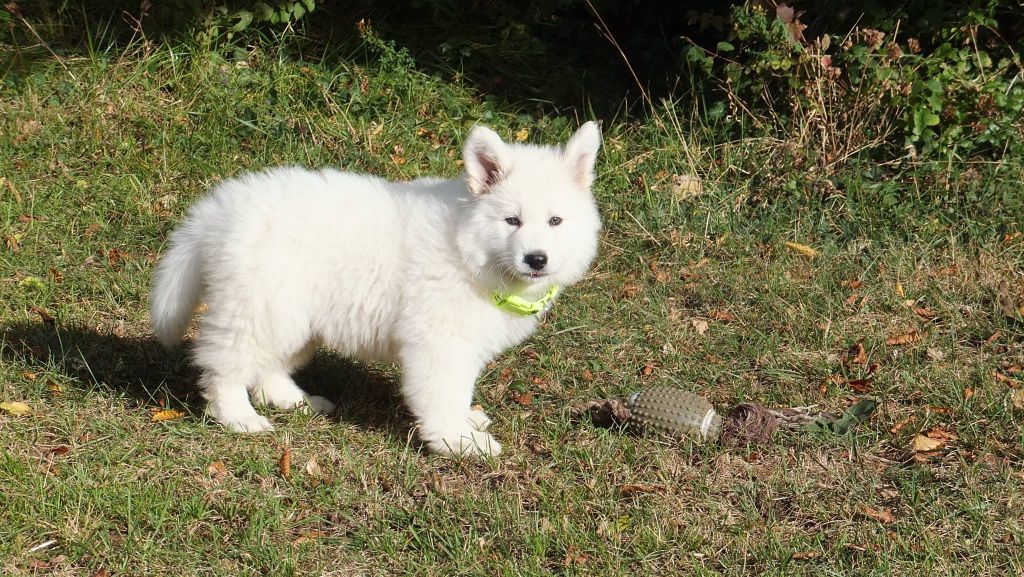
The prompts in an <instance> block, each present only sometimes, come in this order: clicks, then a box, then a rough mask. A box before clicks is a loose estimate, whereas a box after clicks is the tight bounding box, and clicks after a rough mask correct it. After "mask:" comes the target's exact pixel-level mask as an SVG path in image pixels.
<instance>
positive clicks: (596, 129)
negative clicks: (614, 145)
mask: <svg viewBox="0 0 1024 577" xmlns="http://www.w3.org/2000/svg"><path fill="white" fill-rule="evenodd" d="M599 148H601V127H600V125H598V123H596V122H594V121H590V122H588V123H586V124H584V125H583V126H581V127H579V130H577V131H576V134H573V135H572V138H570V139H569V142H567V143H565V151H564V152H563V153H562V154H563V155H564V157H565V161H566V162H568V163H569V168H570V169H571V170H572V175H573V178H574V179H575V180H576V182H577V183H579V185H580V186H582V187H583V188H588V189H589V188H590V185H591V184H593V182H594V161H596V160H597V151H598V149H599Z"/></svg>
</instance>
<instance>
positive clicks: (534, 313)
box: [150, 122, 601, 455]
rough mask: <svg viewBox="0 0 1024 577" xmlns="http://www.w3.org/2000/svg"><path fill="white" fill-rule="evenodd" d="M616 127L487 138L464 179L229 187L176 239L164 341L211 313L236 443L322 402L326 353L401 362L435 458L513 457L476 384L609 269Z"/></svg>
mask: <svg viewBox="0 0 1024 577" xmlns="http://www.w3.org/2000/svg"><path fill="white" fill-rule="evenodd" d="M600 144H601V133H600V129H599V128H598V125H597V124H596V123H593V122H588V123H586V124H584V125H583V126H582V127H581V128H580V129H579V130H578V131H577V132H576V134H574V135H573V137H572V138H571V139H570V140H569V142H568V143H567V144H566V145H565V146H564V147H559V148H553V147H542V146H530V145H520V144H508V143H505V142H503V141H502V140H501V138H500V137H499V136H498V135H497V134H495V133H494V132H493V131H491V130H490V129H487V128H484V127H480V126H478V127H476V128H474V129H473V130H472V131H471V132H470V133H469V136H468V137H467V138H466V142H465V144H464V146H463V159H464V162H465V174H464V175H462V176H461V177H460V178H458V179H455V180H440V179H433V178H423V179H419V180H414V181H411V182H389V181H386V180H383V179H380V178H374V177H371V176H365V175H358V174H351V173H343V172H338V171H335V170H328V169H325V170H317V171H312V170H306V169H302V168H295V167H286V168H276V169H273V170H268V171H266V172H261V173H256V174H246V175H242V176H239V177H237V178H234V179H231V180H228V181H225V182H223V183H221V184H220V185H218V186H217V187H216V188H214V189H213V191H212V192H211V193H210V194H208V195H207V196H206V197H205V198H203V199H202V200H200V201H199V202H198V203H197V204H196V205H195V206H193V207H192V209H191V210H190V212H189V214H188V216H187V218H186V219H185V221H184V222H183V223H181V225H180V226H178V228H177V229H176V230H175V231H174V232H173V233H172V234H171V237H170V248H169V249H168V250H167V251H166V253H165V254H164V255H163V257H162V259H161V260H160V264H159V265H158V267H157V269H156V273H155V277H154V279H153V287H152V294H151V295H150V313H151V319H152V323H153V330H154V332H155V333H156V336H157V338H158V339H159V340H160V341H161V342H162V343H163V344H164V345H166V346H168V347H173V346H175V345H176V344H177V343H179V342H180V341H181V338H182V335H183V334H184V333H185V331H186V329H187V327H188V324H189V321H190V319H191V317H192V315H193V311H194V310H195V308H196V306H197V304H198V303H199V302H200V301H202V302H205V303H206V305H207V311H206V312H205V313H204V314H203V315H202V317H201V320H200V328H199V335H198V338H197V340H196V343H195V350H194V357H195V362H196V364H197V365H198V366H199V367H200V369H201V370H202V376H201V378H200V383H199V384H200V386H201V388H202V391H203V396H204V397H205V398H206V399H207V401H208V402H209V405H208V409H207V410H208V413H209V414H210V415H211V416H212V417H213V418H215V419H216V420H217V421H219V422H221V423H222V424H223V425H224V426H226V427H228V428H229V429H232V430H235V431H247V432H254V431H264V430H267V429H270V428H271V424H270V422H269V421H268V420H267V419H265V418H264V417H262V416H260V415H259V414H257V413H256V411H255V409H253V406H252V405H251V404H250V400H249V396H250V395H251V396H252V398H253V399H254V400H255V401H256V402H258V403H266V404H270V405H272V406H274V407H281V408H286V407H295V406H297V405H301V404H302V403H304V402H306V403H308V404H309V405H310V407H312V408H313V409H314V410H317V411H321V412H330V411H331V410H333V408H334V405H333V404H332V403H331V402H330V401H328V400H327V399H324V398H323V397H313V396H307V395H304V394H303V391H302V390H301V389H300V388H299V387H297V386H296V384H295V382H294V381H293V380H292V378H291V376H290V374H291V373H293V372H294V371H295V370H297V369H298V368H299V367H301V366H302V365H303V364H304V363H306V362H307V361H308V360H309V359H310V358H311V357H312V356H313V353H314V351H315V350H316V349H317V347H320V346H326V347H329V348H332V349H334V350H336V351H338V352H339V353H340V354H342V355H346V356H350V357H354V358H357V359H361V360H364V361H370V360H385V361H393V362H396V363H398V365H399V367H400V369H401V373H402V382H401V392H402V396H403V397H404V399H405V401H406V403H408V406H409V409H410V410H411V411H412V414H413V415H414V417H415V418H416V423H417V425H418V434H419V436H420V437H421V438H422V439H423V440H424V441H425V442H426V443H427V445H428V446H429V447H430V448H431V449H433V450H434V451H439V452H442V453H450V454H456V455H459V454H489V455H497V454H498V453H499V452H500V451H501V446H500V445H499V444H498V442H497V441H496V440H495V439H494V438H493V437H492V436H491V435H490V434H489V433H487V432H486V429H487V427H488V425H489V424H490V420H489V419H488V418H487V416H486V415H484V414H483V413H482V412H479V411H474V410H472V409H471V408H470V407H471V404H472V397H473V386H474V384H475V381H476V379H477V377H478V376H479V374H480V371H481V369H482V368H483V367H484V366H485V365H486V363H487V362H489V361H490V360H491V359H492V358H493V357H494V356H495V355H497V354H499V353H501V352H502V351H504V350H505V349H507V348H508V347H510V346H513V345H516V344H518V343H520V342H522V341H523V340H524V339H526V338H527V337H528V336H529V335H530V334H531V333H532V332H533V331H534V330H535V329H536V328H537V323H538V316H539V314H541V313H542V312H543V310H545V309H546V307H547V306H550V304H551V302H550V301H551V299H552V298H553V297H554V295H555V293H557V292H558V289H559V287H564V286H566V285H570V284H572V283H575V282H577V281H579V280H580V279H581V278H582V277H583V276H584V274H585V273H586V271H587V269H588V268H589V266H590V263H591V261H593V259H594V256H595V254H596V251H597V237H598V232H599V229H600V226H601V223H600V218H599V216H598V212H597V208H596V206H595V204H594V200H593V197H592V195H591V192H590V186H591V182H592V181H593V168H594V160H595V157H596V156H597V151H598V148H599V147H600Z"/></svg>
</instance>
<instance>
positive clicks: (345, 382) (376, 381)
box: [0, 323, 412, 442]
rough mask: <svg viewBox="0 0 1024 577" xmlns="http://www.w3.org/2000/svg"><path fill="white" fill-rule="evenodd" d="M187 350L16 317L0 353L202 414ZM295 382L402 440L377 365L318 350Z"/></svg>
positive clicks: (396, 403)
mask: <svg viewBox="0 0 1024 577" xmlns="http://www.w3.org/2000/svg"><path fill="white" fill-rule="evenodd" d="M187 349H188V347H187V345H186V346H184V347H182V348H179V349H176V350H174V351H167V350H166V349H164V348H163V347H162V346H161V345H160V344H159V343H158V342H157V341H155V340H154V339H152V338H149V337H145V338H140V337H128V336H124V337H122V336H117V335H114V334H109V333H101V332H98V331H95V330H91V329H88V328H84V327H60V328H54V327H53V326H51V325H47V324H44V323H18V324H13V325H7V326H4V327H2V328H0V360H2V361H3V362H5V363H11V364H21V365H24V366H25V367H27V369H28V370H30V371H34V372H48V371H56V372H57V373H60V374H62V375H64V376H65V377H67V378H66V379H65V381H64V382H71V383H79V384H81V386H83V387H84V388H89V389H91V388H92V387H98V388H103V389H108V390H111V391H119V392H123V393H124V394H126V395H128V396H130V397H132V398H134V399H136V400H138V402H139V403H140V404H142V405H151V406H158V405H161V404H164V402H166V401H169V400H173V403H172V406H173V405H174V404H179V405H184V406H186V407H188V408H189V409H190V410H191V412H192V414H194V415H201V414H202V413H203V409H204V406H205V404H204V401H203V398H202V396H201V395H200V394H199V390H198V389H197V388H196V387H195V383H196V381H197V380H198V378H199V371H198V369H197V368H196V367H194V366H192V364H191V363H190V362H189V359H188V353H187ZM295 381H296V382H297V383H298V384H299V386H301V387H302V388H303V389H304V390H306V391H307V392H309V393H312V394H318V395H323V396H325V397H327V398H328V399H330V400H331V401H334V402H335V403H336V404H337V405H338V408H337V410H336V412H335V414H334V415H333V416H332V420H339V421H341V422H347V423H352V424H354V425H356V426H359V427H360V428H365V429H373V430H378V431H383V432H385V433H386V434H388V435H389V436H392V437H394V438H395V441H396V442H404V441H405V439H406V437H407V435H408V431H409V429H410V427H411V426H412V419H411V418H410V417H409V415H408V413H406V411H405V409H404V407H403V405H402V401H401V398H399V397H398V395H397V386H396V385H395V383H394V382H393V381H394V379H393V378H391V377H390V376H388V375H385V374H382V373H381V372H377V371H374V370H373V369H372V367H367V366H365V365H361V364H357V363H353V362H351V361H348V360H346V359H343V358H341V357H338V356H337V355H335V354H332V353H329V352H320V353H318V354H317V356H316V358H315V359H314V360H313V361H312V362H311V363H310V364H309V365H308V366H306V367H305V368H303V369H302V370H301V371H299V372H298V373H297V374H296V375H295ZM259 410H260V411H261V412H264V413H265V412H266V411H267V409H265V408H261V409H259Z"/></svg>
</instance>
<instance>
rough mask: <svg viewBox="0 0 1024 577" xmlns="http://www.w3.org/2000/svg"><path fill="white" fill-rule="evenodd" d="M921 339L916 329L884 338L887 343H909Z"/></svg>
mask: <svg viewBox="0 0 1024 577" xmlns="http://www.w3.org/2000/svg"><path fill="white" fill-rule="evenodd" d="M919 340H921V333H919V332H918V331H916V330H912V331H908V332H905V333H902V334H898V335H893V336H891V337H889V338H888V339H886V340H885V343H886V344H888V345H909V344H912V343H916V342H917V341H919Z"/></svg>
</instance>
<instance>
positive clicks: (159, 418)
mask: <svg viewBox="0 0 1024 577" xmlns="http://www.w3.org/2000/svg"><path fill="white" fill-rule="evenodd" d="M184 416H185V413H183V412H181V411H179V410H177V409H163V410H162V411H153V416H152V417H150V421H151V422H153V423H162V422H164V421H173V420H175V419H180V418H182V417H184Z"/></svg>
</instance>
